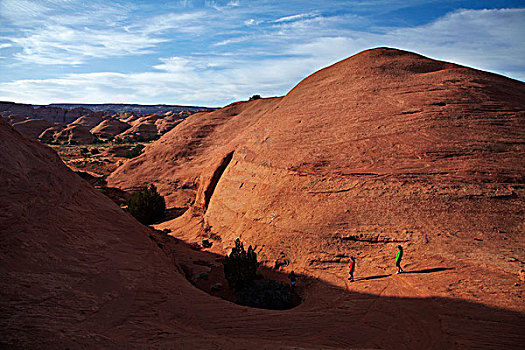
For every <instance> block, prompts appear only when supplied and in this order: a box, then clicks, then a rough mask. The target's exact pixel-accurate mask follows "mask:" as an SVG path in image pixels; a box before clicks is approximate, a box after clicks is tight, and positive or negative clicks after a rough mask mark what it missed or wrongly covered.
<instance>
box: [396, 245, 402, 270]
mask: <svg viewBox="0 0 525 350" xmlns="http://www.w3.org/2000/svg"><path fill="white" fill-rule="evenodd" d="M397 249H398V251H397V254H396V266H397V272H396V274H397V273H401V272H403V269H402V268H401V260H403V247H402V246H400V245H398V246H397Z"/></svg>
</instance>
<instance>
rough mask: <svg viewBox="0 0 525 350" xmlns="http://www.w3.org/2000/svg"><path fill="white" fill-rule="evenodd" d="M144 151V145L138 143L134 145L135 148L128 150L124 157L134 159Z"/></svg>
mask: <svg viewBox="0 0 525 350" xmlns="http://www.w3.org/2000/svg"><path fill="white" fill-rule="evenodd" d="M143 149H144V145H141V144H140V143H139V144H138V145H136V146H135V147H133V148H131V149H128V150H127V151H126V153H125V154H124V156H125V157H126V158H135V157H136V156H138V155H140V154H141V153H142V150H143Z"/></svg>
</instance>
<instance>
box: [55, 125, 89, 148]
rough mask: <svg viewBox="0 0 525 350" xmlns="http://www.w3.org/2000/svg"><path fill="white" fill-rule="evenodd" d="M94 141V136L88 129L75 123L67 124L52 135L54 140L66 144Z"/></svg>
mask: <svg viewBox="0 0 525 350" xmlns="http://www.w3.org/2000/svg"><path fill="white" fill-rule="evenodd" d="M94 141H95V136H94V135H93V134H92V133H90V132H89V129H87V128H86V127H83V126H81V125H76V124H72V125H68V126H67V127H66V128H64V129H62V130H60V131H59V132H57V133H56V134H55V136H54V142H56V143H61V144H68V145H81V144H90V143H93V142H94Z"/></svg>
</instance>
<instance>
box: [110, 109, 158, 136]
mask: <svg viewBox="0 0 525 350" xmlns="http://www.w3.org/2000/svg"><path fill="white" fill-rule="evenodd" d="M162 118H163V116H160V115H156V114H151V115H146V116H142V117H140V118H138V119H136V120H134V121H132V122H130V124H131V127H130V128H129V129H127V130H126V131H124V132H123V133H122V134H121V135H120V137H122V138H125V137H132V138H133V137H134V136H135V135H138V136H142V137H151V136H154V135H157V134H158V131H157V125H156V122H157V121H158V120H160V119H162Z"/></svg>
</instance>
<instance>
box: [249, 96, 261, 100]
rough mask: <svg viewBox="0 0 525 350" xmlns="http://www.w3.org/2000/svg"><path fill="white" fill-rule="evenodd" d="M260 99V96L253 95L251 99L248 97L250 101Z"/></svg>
mask: <svg viewBox="0 0 525 350" xmlns="http://www.w3.org/2000/svg"><path fill="white" fill-rule="evenodd" d="M260 98H261V95H253V96H252V97H250V101H253V100H259V99H260Z"/></svg>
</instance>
